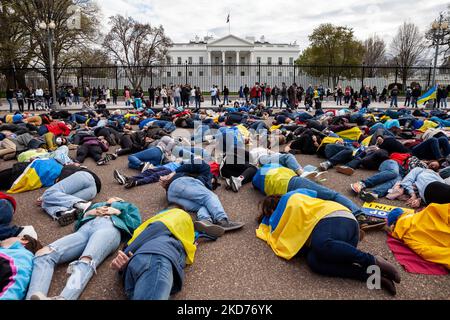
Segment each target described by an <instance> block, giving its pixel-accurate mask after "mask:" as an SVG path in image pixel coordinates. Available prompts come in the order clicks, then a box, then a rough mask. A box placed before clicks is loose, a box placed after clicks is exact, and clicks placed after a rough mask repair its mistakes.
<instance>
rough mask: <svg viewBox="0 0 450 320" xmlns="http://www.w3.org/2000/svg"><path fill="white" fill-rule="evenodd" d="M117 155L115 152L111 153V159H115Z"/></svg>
mask: <svg viewBox="0 0 450 320" xmlns="http://www.w3.org/2000/svg"><path fill="white" fill-rule="evenodd" d="M118 157H119V156H118V155H117V154H115V153H112V154H111V160H117V158H118Z"/></svg>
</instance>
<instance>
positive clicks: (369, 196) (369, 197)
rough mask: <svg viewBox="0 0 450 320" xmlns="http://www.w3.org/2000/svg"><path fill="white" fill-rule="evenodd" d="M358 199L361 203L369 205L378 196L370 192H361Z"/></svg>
mask: <svg viewBox="0 0 450 320" xmlns="http://www.w3.org/2000/svg"><path fill="white" fill-rule="evenodd" d="M359 198H360V199H361V200H362V201H365V202H368V203H371V202H374V201H375V200H377V199H378V195H377V194H376V193H373V192H370V191H364V190H363V191H361V193H360V194H359Z"/></svg>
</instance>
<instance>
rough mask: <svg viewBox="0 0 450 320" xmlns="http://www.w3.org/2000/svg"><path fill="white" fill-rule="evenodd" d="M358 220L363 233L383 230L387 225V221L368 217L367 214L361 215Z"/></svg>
mask: <svg viewBox="0 0 450 320" xmlns="http://www.w3.org/2000/svg"><path fill="white" fill-rule="evenodd" d="M356 220H358V223H359V226H360V229H362V230H363V231H366V230H372V229H380V230H381V229H383V228H384V226H385V225H386V224H387V221H386V219H382V218H377V217H371V216H366V215H365V214H360V215H359V216H358V217H356Z"/></svg>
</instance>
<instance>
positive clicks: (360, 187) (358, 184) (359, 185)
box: [350, 181, 366, 194]
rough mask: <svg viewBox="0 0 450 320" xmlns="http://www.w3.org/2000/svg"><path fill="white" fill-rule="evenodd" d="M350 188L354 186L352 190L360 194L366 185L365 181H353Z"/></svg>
mask: <svg viewBox="0 0 450 320" xmlns="http://www.w3.org/2000/svg"><path fill="white" fill-rule="evenodd" d="M350 188H352V190H353V191H354V192H355V193H356V194H360V193H361V191H363V190H364V189H365V188H366V186H365V185H364V183H362V182H361V181H358V182H356V183H352V184H351V185H350Z"/></svg>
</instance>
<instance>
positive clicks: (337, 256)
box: [306, 217, 375, 281]
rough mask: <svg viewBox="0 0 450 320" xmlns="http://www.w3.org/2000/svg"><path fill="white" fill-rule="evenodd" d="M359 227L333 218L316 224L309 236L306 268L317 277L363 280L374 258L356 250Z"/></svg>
mask: <svg viewBox="0 0 450 320" xmlns="http://www.w3.org/2000/svg"><path fill="white" fill-rule="evenodd" d="M358 242H359V226H358V223H357V222H356V221H355V220H352V219H348V218H343V217H335V218H325V219H322V220H320V221H319V223H318V224H317V225H316V227H315V228H314V230H313V232H312V234H311V245H310V248H309V251H308V253H307V256H306V261H307V263H308V266H309V267H310V268H311V269H312V270H313V271H314V272H317V273H319V274H323V275H326V276H331V277H341V278H350V279H357V280H361V281H366V280H367V279H368V277H369V274H368V273H367V268H368V267H369V266H371V265H375V258H374V256H372V255H371V254H369V253H365V252H362V251H360V250H358V249H357V246H358Z"/></svg>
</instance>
